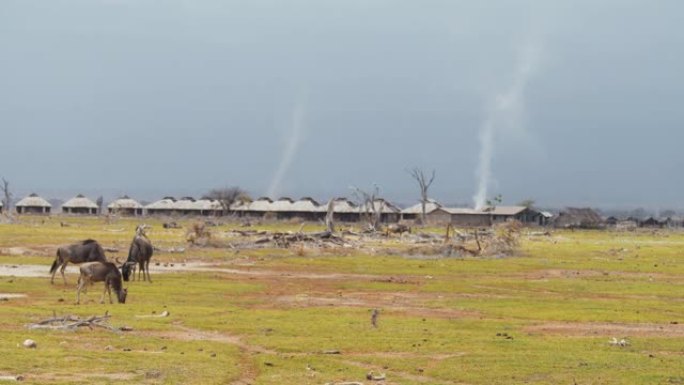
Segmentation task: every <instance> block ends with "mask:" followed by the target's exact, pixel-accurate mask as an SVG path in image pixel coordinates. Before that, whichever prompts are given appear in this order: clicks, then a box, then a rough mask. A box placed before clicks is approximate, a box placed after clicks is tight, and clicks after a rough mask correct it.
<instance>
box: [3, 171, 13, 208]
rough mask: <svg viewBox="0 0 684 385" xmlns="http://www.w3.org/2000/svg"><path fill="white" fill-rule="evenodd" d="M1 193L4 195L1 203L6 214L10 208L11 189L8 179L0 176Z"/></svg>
mask: <svg viewBox="0 0 684 385" xmlns="http://www.w3.org/2000/svg"><path fill="white" fill-rule="evenodd" d="M1 188H2V193H3V195H4V196H5V198H4V199H3V204H4V206H5V212H7V213H8V214H9V213H10V209H11V208H12V191H11V190H10V187H9V181H8V180H7V179H5V178H2V187H1Z"/></svg>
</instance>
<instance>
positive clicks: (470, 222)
mask: <svg viewBox="0 0 684 385" xmlns="http://www.w3.org/2000/svg"><path fill="white" fill-rule="evenodd" d="M329 207H330V209H331V210H332V213H333V215H334V218H335V220H336V221H338V222H359V221H362V220H364V218H365V217H366V216H367V215H369V214H370V213H375V215H377V217H378V218H379V220H380V222H382V223H398V222H411V223H415V222H418V221H421V220H423V219H422V217H423V203H422V202H420V203H418V204H415V205H413V206H410V207H405V208H400V207H399V206H397V205H395V204H393V203H391V202H389V201H387V200H385V199H382V198H377V199H374V200H373V203H372V204H371V203H370V201H369V202H367V203H362V204H358V203H355V202H353V201H351V200H349V199H347V198H334V199H332V201H331V202H330V203H329V202H318V201H316V200H314V199H313V198H309V197H304V198H301V199H298V200H293V199H291V198H287V197H284V198H280V199H277V200H273V199H271V198H268V197H262V198H258V199H255V200H251V199H241V200H237V201H235V202H231V203H230V204H226V202H224V201H221V200H218V199H209V198H201V199H194V198H192V197H182V198H179V199H176V198H173V197H164V198H162V199H160V200H158V201H156V202H152V203H150V204H147V205H143V204H141V203H140V202H138V201H136V200H135V199H132V198H130V197H128V196H123V197H121V198H119V199H116V200H114V201H112V202H110V203H109V204H108V205H106V207H105V206H104V205H103V207H100V206H98V204H96V203H95V202H94V201H93V200H91V199H89V198H87V197H85V196H83V195H80V194H79V195H77V196H75V197H73V198H71V199H69V200H68V201H66V202H64V203H63V204H62V205H61V207H60V208H59V209H61V214H65V215H119V216H169V217H191V216H196V217H222V216H233V217H236V218H245V219H273V220H303V221H323V220H324V219H325V216H326V214H327V213H328V209H329ZM14 208H15V211H16V213H17V214H20V215H51V214H54V213H55V212H56V210H54V208H53V205H52V204H51V203H50V202H48V201H47V200H46V199H44V198H43V197H41V196H39V195H37V194H31V195H29V196H27V197H24V198H23V199H21V200H19V201H18V202H17V203H16V204H15V205H14ZM3 211H4V207H3V204H2V202H0V212H3ZM507 221H518V222H520V223H522V224H524V225H527V226H553V227H559V228H605V227H613V228H619V229H633V228H638V227H648V228H666V227H668V228H670V227H682V226H684V221H683V220H681V219H679V218H673V217H668V218H655V217H648V218H634V217H626V218H618V217H615V216H610V217H602V216H601V215H600V214H599V213H598V212H597V211H595V210H593V209H591V208H566V209H564V210H561V211H560V212H558V213H555V214H553V213H551V212H548V211H542V210H538V209H536V208H534V207H530V206H520V205H519V206H504V205H492V206H488V207H485V208H482V209H474V208H463V207H447V206H444V205H442V204H440V203H439V202H437V201H434V200H428V201H426V202H425V217H424V222H425V224H427V225H446V224H452V225H453V226H457V227H486V226H492V225H495V224H497V223H503V222H507Z"/></svg>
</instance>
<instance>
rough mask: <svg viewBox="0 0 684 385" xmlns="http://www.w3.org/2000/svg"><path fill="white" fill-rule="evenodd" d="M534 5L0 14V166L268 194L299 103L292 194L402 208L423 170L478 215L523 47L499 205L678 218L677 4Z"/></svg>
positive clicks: (52, 177) (497, 167)
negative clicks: (519, 111)
mask: <svg viewBox="0 0 684 385" xmlns="http://www.w3.org/2000/svg"><path fill="white" fill-rule="evenodd" d="M545 3H547V2H539V1H519V2H516V1H500V2H473V1H421V2H417V1H372V0H371V1H367V0H366V1H344V2H335V1H311V0H308V1H288V2H283V1H258V0H256V1H254V0H252V1H209V0H204V1H202V0H198V1H170V2H158V1H124V0H120V1H116V0H109V1H49V2H46V1H26V0H21V1H20V0H9V1H3V2H2V3H1V4H0V52H2V57H1V59H0V127H2V144H3V145H2V151H0V174H2V175H5V176H6V177H7V178H9V179H10V180H11V181H12V182H13V184H14V185H15V186H16V188H17V189H20V190H21V191H23V192H28V191H32V190H37V191H65V194H71V193H72V192H75V190H87V191H93V192H97V191H98V190H101V191H105V192H109V193H112V194H114V193H120V192H128V193H130V194H136V193H138V194H141V195H145V194H146V195H149V196H152V197H155V196H159V195H162V194H164V193H166V192H168V193H172V194H173V193H177V192H178V193H180V192H189V193H193V194H199V193H201V192H202V191H205V190H206V189H208V188H210V187H214V186H220V185H225V184H239V185H242V186H244V187H246V188H247V189H249V190H250V191H251V192H252V193H253V194H254V195H260V194H265V193H266V191H267V190H268V189H269V187H271V186H272V184H273V183H272V182H273V180H274V178H277V174H278V169H279V164H280V162H282V159H283V157H284V156H285V155H286V153H287V148H288V143H289V142H288V135H291V133H292V127H291V126H292V124H293V123H292V122H293V113H294V111H296V110H297V109H298V108H301V109H302V111H305V113H304V115H303V116H302V117H301V122H302V125H303V126H304V129H303V130H302V133H303V134H302V137H301V138H299V140H298V141H297V142H296V146H295V147H296V149H295V150H296V151H294V156H292V159H291V161H290V163H289V164H288V167H286V170H285V171H283V172H282V177H281V179H280V182H279V183H278V184H279V186H278V191H281V192H282V193H283V194H288V195H294V196H299V195H316V196H321V197H327V196H330V195H347V194H348V193H349V190H348V187H349V186H350V185H358V186H370V185H371V184H372V183H378V184H380V185H381V186H382V187H383V189H384V191H385V193H386V195H387V196H388V197H390V198H393V199H397V200H399V201H404V202H410V201H412V200H414V199H415V196H416V193H415V187H414V186H413V185H412V183H413V182H412V181H411V180H410V178H409V177H408V175H407V173H406V172H405V169H406V168H410V167H414V166H421V167H425V168H427V169H431V168H436V169H437V172H438V179H437V181H436V182H435V185H434V195H435V196H436V197H438V198H440V199H441V200H444V201H448V202H468V203H470V202H471V197H472V195H473V194H474V193H475V189H476V177H475V169H476V167H477V162H478V153H479V147H478V146H479V143H478V136H479V134H478V132H479V130H480V128H481V126H482V124H483V121H484V120H485V119H486V114H487V110H486V106H487V104H488V103H490V102H491V100H492V98H494V97H495V95H496V94H497V93H498V92H500V90H502V89H506V87H508V86H509V85H510V83H511V81H512V79H513V77H514V76H515V68H514V67H515V65H516V58H517V56H518V54H519V50H520V49H521V47H522V46H524V45H525V44H526V41H527V40H530V39H531V40H535V41H539V42H541V47H542V48H541V50H540V53H539V65H538V68H537V70H536V71H535V72H534V73H533V74H531V75H530V77H529V80H528V83H527V86H526V88H525V91H524V120H523V122H524V127H522V129H521V130H516V131H515V132H514V133H507V134H502V135H501V136H500V137H498V138H496V141H495V147H494V155H493V160H492V185H491V190H492V192H501V193H502V194H503V195H504V198H506V200H507V201H509V203H515V201H517V200H521V199H524V198H527V197H532V198H535V199H537V200H538V201H540V202H542V203H548V204H563V203H573V204H574V203H578V204H602V205H684V200H683V199H681V198H680V194H679V193H678V191H680V190H682V187H683V186H682V182H681V181H680V180H679V178H678V177H677V171H679V170H680V169H681V166H682V163H684V162H683V161H682V159H683V158H682V156H681V155H680V153H681V150H680V148H679V147H680V146H679V143H681V142H682V140H683V139H684V130H682V129H681V127H680V126H681V122H682V121H683V119H682V118H684V116H683V115H684V112H682V109H681V108H680V106H679V105H680V104H681V102H680V101H681V100H682V96H684V95H682V93H683V91H682V90H683V89H684V87H682V86H683V84H682V83H683V82H684V81H683V79H682V77H681V75H680V69H681V68H684V60H683V59H684V56H683V53H682V50H681V48H680V47H682V46H684V45H683V44H682V43H684V41H683V40H684V39H683V38H684V32H683V31H682V27H681V26H680V25H679V21H678V20H677V17H678V15H681V14H682V11H684V5H680V3H679V2H675V1H659V2H646V1H604V2H598V3H597V2H591V1H579V2H578V1H567V2H548V3H549V4H545ZM303 92H304V93H306V97H305V98H303V99H302V96H301V95H302V94H303ZM303 100H304V101H303ZM302 103H305V104H306V105H305V106H303V107H298V106H301V105H302Z"/></svg>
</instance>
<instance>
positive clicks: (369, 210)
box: [352, 184, 382, 231]
mask: <svg viewBox="0 0 684 385" xmlns="http://www.w3.org/2000/svg"><path fill="white" fill-rule="evenodd" d="M352 190H354V192H353V193H352V195H353V196H354V198H355V199H356V201H357V203H358V204H359V206H360V207H361V208H362V209H363V210H364V214H365V217H366V220H367V221H368V227H369V229H370V230H372V231H377V230H378V226H379V225H380V219H381V215H382V213H381V212H380V208H378V207H376V205H375V200H376V199H378V197H379V196H380V187H379V186H378V185H376V184H373V189H372V190H371V191H370V192H368V191H365V190H362V189H360V188H358V187H352Z"/></svg>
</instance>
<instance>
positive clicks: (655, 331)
mask: <svg viewBox="0 0 684 385" xmlns="http://www.w3.org/2000/svg"><path fill="white" fill-rule="evenodd" d="M523 330H524V331H525V332H528V333H541V334H556V335H567V336H578V337H584V336H594V337H595V336H605V337H616V338H622V337H636V336H641V337H684V325H681V324H650V323H642V324H625V323H596V322H586V323H579V322H549V323H543V324H538V325H533V326H528V327H526V328H524V329H523Z"/></svg>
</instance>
